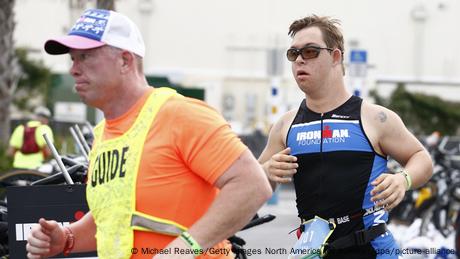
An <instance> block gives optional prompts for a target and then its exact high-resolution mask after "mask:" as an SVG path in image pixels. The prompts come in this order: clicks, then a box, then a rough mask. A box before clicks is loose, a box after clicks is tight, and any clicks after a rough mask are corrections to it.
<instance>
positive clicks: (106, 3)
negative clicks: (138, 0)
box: [96, 0, 115, 10]
mask: <svg viewBox="0 0 460 259" xmlns="http://www.w3.org/2000/svg"><path fill="white" fill-rule="evenodd" d="M96 8H98V9H107V10H115V0H97V3H96Z"/></svg>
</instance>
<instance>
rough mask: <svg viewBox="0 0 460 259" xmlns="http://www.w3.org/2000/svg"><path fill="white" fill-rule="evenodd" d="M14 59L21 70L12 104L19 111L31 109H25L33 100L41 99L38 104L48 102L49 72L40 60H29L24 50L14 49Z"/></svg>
mask: <svg viewBox="0 0 460 259" xmlns="http://www.w3.org/2000/svg"><path fill="white" fill-rule="evenodd" d="M16 57H17V58H18V61H19V65H20V67H21V70H22V75H21V78H20V79H19V82H18V89H17V93H16V94H15V96H14V98H13V102H14V104H15V105H16V106H17V107H18V108H19V109H21V110H24V109H27V108H32V107H27V104H28V102H29V101H30V100H31V99H33V98H37V97H38V98H42V100H40V103H42V102H44V103H46V105H47V106H51V104H50V103H49V102H48V100H47V97H48V88H49V86H50V85H51V70H49V68H47V67H45V65H44V64H43V62H42V61H41V60H40V61H38V60H33V59H29V57H28V51H27V49H25V48H18V49H16Z"/></svg>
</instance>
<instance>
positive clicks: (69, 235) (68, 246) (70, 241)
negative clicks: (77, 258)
mask: <svg viewBox="0 0 460 259" xmlns="http://www.w3.org/2000/svg"><path fill="white" fill-rule="evenodd" d="M64 233H65V245H64V250H63V251H62V254H63V255H64V256H68V255H69V254H70V252H71V251H72V249H73V246H74V245H75V237H74V235H73V232H72V230H71V229H70V228H69V227H64Z"/></svg>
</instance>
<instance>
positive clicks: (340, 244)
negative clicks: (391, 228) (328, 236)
mask: <svg viewBox="0 0 460 259" xmlns="http://www.w3.org/2000/svg"><path fill="white" fill-rule="evenodd" d="M386 231H387V227H386V224H379V225H377V226H372V227H371V228H370V229H361V230H358V231H355V232H353V233H351V234H348V235H346V236H344V237H341V238H338V239H336V240H335V241H334V242H332V243H329V244H327V249H344V248H347V247H352V246H361V245H364V244H367V243H369V242H371V241H372V240H374V239H375V238H376V237H378V236H380V235H382V234H384V233H385V232H386Z"/></svg>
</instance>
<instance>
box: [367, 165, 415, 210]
mask: <svg viewBox="0 0 460 259" xmlns="http://www.w3.org/2000/svg"><path fill="white" fill-rule="evenodd" d="M371 184H372V185H373V186H374V189H373V190H372V191H371V195H372V198H371V201H373V202H377V203H376V205H377V206H384V207H385V210H387V211H390V210H392V209H393V208H394V207H396V206H397V205H398V204H399V203H400V202H401V201H402V199H403V198H404V195H405V193H406V187H407V183H406V178H405V177H404V175H402V174H399V173H398V174H388V173H385V174H382V175H380V176H379V177H377V179H375V181H373V182H372V183H371Z"/></svg>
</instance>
